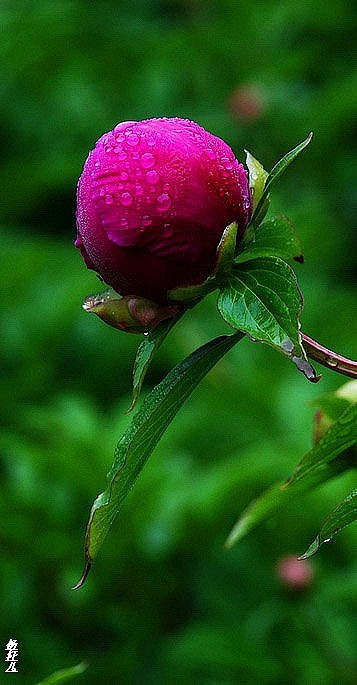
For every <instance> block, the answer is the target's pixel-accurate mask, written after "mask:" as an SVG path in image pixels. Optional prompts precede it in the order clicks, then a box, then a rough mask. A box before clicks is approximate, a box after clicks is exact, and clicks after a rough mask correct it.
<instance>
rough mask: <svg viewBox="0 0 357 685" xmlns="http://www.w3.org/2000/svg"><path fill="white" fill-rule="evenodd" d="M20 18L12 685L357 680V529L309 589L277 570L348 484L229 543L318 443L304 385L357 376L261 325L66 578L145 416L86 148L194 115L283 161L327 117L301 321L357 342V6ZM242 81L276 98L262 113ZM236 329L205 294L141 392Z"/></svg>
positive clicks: (21, 4) (6, 239) (13, 168)
mask: <svg viewBox="0 0 357 685" xmlns="http://www.w3.org/2000/svg"><path fill="white" fill-rule="evenodd" d="M0 19H1V24H2V27H3V33H2V39H1V48H0V49H1V52H2V56H3V64H4V68H3V70H2V78H1V92H2V97H1V105H2V113H1V120H0V127H1V140H2V144H3V153H2V159H1V167H0V185H1V189H2V199H1V210H0V211H1V223H2V229H1V250H0V258H1V274H2V275H1V278H2V284H3V294H2V317H1V319H2V320H1V329H2V333H1V340H2V342H1V349H2V366H3V370H2V383H1V400H2V401H1V422H2V425H3V428H2V431H1V437H0V441H1V457H0V459H1V461H0V470H1V483H2V496H1V501H0V513H1V524H0V539H1V560H0V606H1V617H0V636H1V643H2V644H3V646H5V644H6V643H7V641H8V640H9V639H10V638H11V637H12V638H15V639H17V640H18V642H19V663H18V670H19V673H18V675H17V676H13V677H14V678H16V680H17V682H18V683H21V684H22V683H24V684H26V685H27V684H29V685H34V684H35V683H37V682H38V681H40V680H41V679H43V678H44V677H45V676H47V675H48V674H49V673H51V672H52V671H54V670H56V669H59V668H64V667H69V666H72V665H74V664H76V663H78V662H80V661H82V660H85V661H88V663H89V667H88V670H87V671H86V672H85V673H84V674H83V675H81V676H78V677H77V680H76V682H78V683H86V684H87V683H88V684H89V685H92V684H94V683H105V684H107V683H108V684H109V685H111V684H113V685H114V684H116V683H124V684H126V683H128V684H131V683H133V684H135V685H139V684H140V685H149V684H150V685H151V684H152V685H153V684H155V685H156V684H160V685H161V683H162V684H166V683H170V684H171V683H173V684H174V685H176V684H177V685H181V684H182V685H190V684H191V683H195V684H196V683H197V684H200V685H201V684H202V685H236V684H242V685H256V684H257V683H259V684H260V683H263V684H265V683H269V684H272V685H280V684H281V685H286V683H294V684H295V683H296V684H297V685H320V684H321V683H324V685H335V684H337V683H338V684H341V683H343V684H344V683H353V682H355V678H356V669H357V664H356V661H355V647H356V641H355V640H354V635H355V634H356V620H355V615H356V614H355V611H356V608H357V607H356V598H357V586H356V574H355V571H356V556H355V543H356V527H354V526H351V527H350V528H347V529H346V530H345V531H344V532H343V533H342V534H341V535H340V536H338V537H337V538H336V539H335V540H334V542H333V543H331V545H329V546H326V547H325V548H324V549H323V550H322V551H321V552H320V553H319V555H318V556H317V557H316V558H314V560H313V567H314V572H315V580H314V583H313V585H312V586H311V587H310V588H309V590H307V591H306V592H303V593H300V594H296V593H293V592H289V591H288V590H287V589H286V588H285V587H284V586H283V585H282V583H281V582H280V581H279V579H278V577H277V574H276V564H277V562H278V560H279V559H280V558H281V557H283V556H285V555H287V554H298V553H302V552H303V551H304V550H305V549H306V547H307V546H308V544H309V543H310V542H311V540H312V538H313V536H314V535H315V533H316V531H317V529H318V526H319V524H320V523H321V521H322V520H323V518H324V516H325V514H326V513H327V512H328V511H329V510H330V509H331V508H332V507H333V506H334V504H337V503H338V501H339V500H340V499H342V497H344V496H345V495H346V494H347V493H348V491H349V490H350V489H351V487H352V485H353V478H352V476H351V475H350V474H347V475H344V476H342V477H340V478H339V479H337V480H336V481H335V482H333V483H330V484H328V485H327V486H325V487H324V488H321V489H320V490H319V491H318V492H316V493H313V494H311V495H309V496H306V497H305V498H304V499H303V501H300V502H295V503H294V504H293V505H291V506H289V508H287V509H286V510H284V511H282V512H281V513H280V514H279V515H278V516H276V517H274V518H273V519H272V520H270V521H269V522H267V523H266V524H264V525H263V526H261V527H260V528H259V529H258V530H257V531H256V532H255V533H253V534H251V535H250V536H249V537H248V538H247V539H246V540H244V541H243V542H242V543H241V544H240V545H238V546H237V547H236V548H234V549H233V550H232V551H231V552H230V553H228V552H225V551H224V550H223V543H224V540H225V537H226V535H227V534H228V532H229V531H230V529H231V527H232V525H233V524H234V522H235V520H236V518H237V517H238V515H239V513H240V512H241V511H242V509H243V508H244V506H245V505H246V504H247V503H248V502H249V501H250V499H251V498H252V497H254V496H256V495H258V494H259V493H260V492H261V491H262V490H263V489H264V488H265V487H267V486H268V485H270V484H271V483H273V482H274V481H275V480H277V479H282V478H284V477H285V476H287V475H288V473H289V471H290V470H291V468H292V466H293V465H294V464H295V463H296V462H297V460H298V459H299V458H300V457H301V455H302V454H303V453H304V451H306V450H307V449H308V448H309V447H310V445H311V433H312V420H313V413H314V409H313V408H312V407H311V406H309V401H310V400H312V399H313V398H315V397H317V396H319V395H320V394H322V393H324V392H326V391H330V390H334V389H335V388H337V387H338V386H339V385H341V383H342V382H343V379H342V378H341V377H338V376H336V375H334V374H333V373H332V372H329V371H327V370H326V371H325V372H324V374H323V378H322V380H321V381H320V383H319V385H318V386H313V385H311V384H309V383H308V382H307V381H306V380H305V379H304V378H303V376H302V375H301V374H299V373H297V372H296V370H295V369H294V367H293V365H290V364H289V363H288V362H287V361H286V360H285V359H284V358H283V357H280V356H279V355H277V354H276V353H274V352H273V351H271V350H270V349H269V348H267V347H263V346H259V345H254V344H252V343H251V342H249V341H248V340H246V341H243V342H242V343H240V344H239V345H238V346H237V348H236V349H234V350H232V351H231V352H230V353H229V354H228V355H227V357H226V358H225V359H224V360H223V361H221V362H220V363H219V365H218V366H217V367H216V368H215V369H214V370H213V371H212V372H211V373H210V374H209V376H208V377H207V378H206V379H205V380H204V381H203V382H202V384H201V386H200V387H199V388H198V389H197V391H195V393H194V395H193V396H192V398H191V399H190V400H189V402H188V403H187V405H186V406H185V407H184V408H183V409H182V410H181V412H180V414H179V416H178V417H177V419H176V421H175V422H174V424H173V425H172V426H171V427H170V429H169V430H168V431H167V433H166V434H165V436H164V438H163V439H162V441H161V443H160V444H159V446H158V448H157V449H156V450H155V453H154V454H153V456H152V458H151V460H150V462H149V464H148V465H147V467H146V469H145V471H144V473H143V474H142V477H141V478H140V480H139V482H138V483H137V486H136V488H135V489H134V491H133V492H132V494H131V496H130V498H129V499H128V501H127V503H126V505H125V507H124V509H123V513H122V516H121V517H120V519H118V521H117V522H116V524H115V525H114V527H113V530H112V533H111V535H110V537H109V538H108V540H107V543H106V545H105V546H104V548H103V551H102V553H101V555H100V557H99V558H98V560H97V562H96V564H95V566H94V568H93V571H92V572H91V575H90V576H89V578H88V581H87V583H86V585H85V586H84V587H83V588H82V589H81V590H79V591H77V592H73V591H72V590H71V586H72V585H73V584H74V583H75V582H76V581H77V580H78V578H79V576H80V574H81V570H82V560H83V559H82V545H83V537H84V532H85V526H86V522H87V518H88V513H89V508H90V505H91V502H92V500H93V499H94V497H95V496H96V495H97V494H98V493H99V492H100V491H101V490H102V489H103V488H104V484H105V474H106V472H107V470H108V467H109V465H110V463H111V459H112V453H113V448H114V446H115V443H116V440H117V439H118V437H119V436H120V434H121V431H122V430H123V428H124V427H125V426H126V425H127V423H128V420H129V419H128V418H127V417H126V416H125V410H126V408H127V407H128V405H129V404H130V381H131V367H132V361H133V356H134V352H135V348H136V345H137V343H138V340H139V339H138V337H137V336H130V335H126V334H123V333H118V332H117V331H115V330H113V329H110V328H109V327H106V326H105V325H104V324H102V323H101V322H100V321H99V320H98V319H96V318H95V317H91V316H88V315H87V314H86V313H85V312H83V310H82V309H81V302H82V300H83V299H84V297H85V296H86V295H87V294H89V293H90V292H93V291H96V290H97V289H98V281H97V279H96V276H95V274H94V273H93V272H89V271H87V270H86V269H85V268H84V266H83V264H82V262H81V259H80V255H79V254H78V252H77V251H76V250H75V249H74V248H73V245H72V243H73V239H74V235H75V220H74V210H75V186H76V182H77V178H78V176H79V174H80V171H81V167H82V164H83V162H84V159H85V157H86V154H87V151H88V150H89V149H90V148H91V147H92V146H93V143H94V141H95V140H96V139H97V138H98V137H99V136H100V135H101V134H102V133H103V132H104V131H106V130H109V129H110V128H112V127H113V126H114V125H115V124H116V123H117V122H119V121H124V120H128V119H141V118H147V117H151V116H164V115H166V116H183V117H190V118H192V119H194V120H196V121H198V122H199V123H200V124H201V125H203V126H205V127H206V128H208V129H209V130H211V131H212V132H213V133H215V134H216V135H219V136H221V137H223V138H224V139H225V140H226V141H227V142H228V143H229V144H230V145H231V146H232V147H233V149H234V150H235V152H236V153H237V155H238V157H239V158H240V159H244V153H243V149H244V148H247V149H249V150H250V151H251V152H252V154H254V156H255V157H257V158H258V159H259V160H261V161H262V163H263V164H264V165H265V167H266V168H267V169H270V168H271V167H272V165H273V164H274V162H275V161H277V159H279V158H280V157H281V156H282V155H283V154H284V153H285V152H286V151H287V150H289V149H291V148H292V147H294V146H295V145H296V144H297V143H298V142H300V141H301V140H302V139H303V138H305V137H306V135H307V133H308V132H309V131H310V130H313V131H314V132H315V136H314V139H313V142H312V144H311V145H310V147H309V148H308V150H306V151H305V152H304V153H303V155H302V156H301V157H300V158H299V160H298V161H297V162H296V163H295V164H294V166H293V167H291V168H290V169H289V171H288V173H287V175H286V176H285V177H284V180H283V182H282V183H281V185H280V187H279V189H278V190H277V191H276V193H275V194H274V199H273V207H272V211H273V212H274V211H275V212H276V213H288V215H289V216H290V217H291V218H292V220H293V222H294V224H295V226H296V229H297V231H298V233H299V235H300V237H301V239H302V243H303V248H304V254H305V264H304V265H296V271H297V273H298V277H299V281H300V284H301V287H302V290H303V292H304V295H305V309H304V314H303V330H304V331H305V332H307V333H309V334H310V335H311V336H312V337H315V338H317V339H318V340H320V341H321V342H322V343H324V344H326V345H327V346H331V347H335V348H336V349H338V350H339V351H340V352H341V353H343V354H345V355H346V356H351V357H353V356H355V355H356V335H355V334H356V320H357V316H356V313H357V312H356V299H355V289H354V282H353V270H354V266H355V254H356V241H355V234H354V227H355V220H356V215H355V209H354V208H355V207H356V187H357V179H356V175H355V162H356V147H355V140H354V139H353V126H352V124H353V121H355V115H356V86H357V79H356V72H355V71H354V64H355V59H356V49H355V45H356V41H357V31H356V17H355V14H354V9H353V5H352V3H349V2H347V0H346V1H345V2H344V1H343V0H335V1H331V0H330V1H328V0H306V1H302V2H295V1H293V0H282V1H281V2H275V0H264V1H262V2H257V3H255V4H252V3H248V2H240V1H239V0H236V1H234V0H227V1H220V0H207V1H206V2H201V1H200V0H172V1H169V0H161V1H160V0H152V2H148V1H144V0H130V1H129V0H118V1H117V2H113V1H110V0H104V1H103V2H98V3H88V2H86V1H85V0H62V1H59V0H36V2H35V1H33V0H28V1H24V0H15V1H14V0H12V1H11V2H10V1H6V0H2V2H1V4H0ZM247 89H248V91H247ZM247 92H248V94H249V93H252V92H253V95H254V97H255V98H257V99H258V107H257V108H256V111H255V113H254V112H253V113H252V112H251V115H250V117H249V116H248V115H247V114H246V108H244V105H242V98H243V100H244V94H245V95H246V96H247ZM227 331H228V328H227V327H226V326H225V325H224V323H223V322H221V321H220V320H219V319H218V315H217V314H216V310H215V302H214V297H209V298H208V299H207V300H206V301H205V302H203V303H201V304H200V305H199V306H198V307H197V308H196V309H195V310H194V311H192V312H190V313H189V314H188V315H187V316H186V317H185V318H184V319H183V321H182V323H181V324H180V326H179V327H178V328H177V330H175V331H173V332H172V334H171V336H170V338H169V340H168V341H167V342H166V343H165V345H164V347H163V348H162V352H161V353H160V358H158V359H157V360H156V361H155V364H154V366H153V369H152V370H151V371H150V374H149V376H148V379H147V381H146V389H148V388H150V386H152V385H154V384H155V383H156V382H157V381H158V380H160V379H161V378H162V376H163V375H164V374H165V373H166V372H167V371H168V369H169V368H171V367H172V365H173V364H175V363H176V362H177V361H179V360H180V359H181V358H182V357H183V356H184V355H186V354H188V353H189V352H190V351H191V350H192V349H194V348H195V347H197V345H199V344H201V343H203V342H204V341H206V340H207V339H209V338H210V337H212V336H213V335H216V334H218V333H222V332H227ZM1 670H3V671H5V661H4V662H3V668H2V667H1V665H0V672H1ZM10 677H11V676H10V675H8V674H6V675H5V674H4V675H3V676H2V677H1V678H2V679H1V678H0V681H1V682H4V683H5V682H8V680H7V678H10Z"/></svg>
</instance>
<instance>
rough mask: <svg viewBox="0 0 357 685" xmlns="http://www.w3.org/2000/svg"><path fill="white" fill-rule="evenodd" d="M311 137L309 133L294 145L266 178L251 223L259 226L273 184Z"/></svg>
mask: <svg viewBox="0 0 357 685" xmlns="http://www.w3.org/2000/svg"><path fill="white" fill-rule="evenodd" d="M311 138H312V133H310V134H309V135H308V137H307V138H306V140H303V141H302V143H300V144H299V145H297V146H296V147H294V149H293V150H290V152H288V153H287V154H286V155H284V157H283V158H282V159H281V160H280V161H279V162H277V164H275V166H274V167H273V169H272V170H271V172H270V174H269V176H268V178H267V180H266V183H265V186H264V192H263V194H262V196H261V198H260V200H259V202H258V205H257V207H256V209H255V212H254V214H253V218H252V222H251V223H252V224H253V225H254V226H259V224H260V222H261V221H262V219H263V218H264V216H265V213H266V204H265V203H266V200H267V198H268V196H269V193H270V190H271V188H272V186H273V185H274V184H275V183H276V182H277V180H278V179H279V178H280V176H281V175H282V174H283V173H284V171H285V169H287V167H288V166H289V165H290V164H291V162H293V161H294V159H296V157H297V156H298V155H299V154H300V152H302V150H304V148H305V147H306V146H307V145H308V144H309V143H310V141H311Z"/></svg>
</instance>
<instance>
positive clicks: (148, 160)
mask: <svg viewBox="0 0 357 685" xmlns="http://www.w3.org/2000/svg"><path fill="white" fill-rule="evenodd" d="M140 164H141V166H142V168H143V169H151V168H152V167H153V166H154V164H155V157H154V155H152V154H151V152H145V153H144V154H143V155H142V157H141V160H140Z"/></svg>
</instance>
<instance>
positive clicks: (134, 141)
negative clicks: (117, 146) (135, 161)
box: [126, 133, 140, 147]
mask: <svg viewBox="0 0 357 685" xmlns="http://www.w3.org/2000/svg"><path fill="white" fill-rule="evenodd" d="M139 140H140V138H139V136H137V135H136V133H129V134H128V135H127V137H126V142H127V143H128V145H130V147H135V146H136V145H138V144H139Z"/></svg>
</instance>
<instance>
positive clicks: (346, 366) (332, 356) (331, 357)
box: [301, 333, 357, 378]
mask: <svg viewBox="0 0 357 685" xmlns="http://www.w3.org/2000/svg"><path fill="white" fill-rule="evenodd" d="M301 338H302V341H303V344H304V349H305V352H306V354H307V356H308V357H311V359H314V360H315V361H316V362H319V364H322V365H323V366H327V368H328V369H332V370H333V371H337V373H342V374H343V375H344V376H349V377H350V378H357V362H355V361H353V359H347V358H346V357H342V356H341V355H340V354H337V353H336V352H332V350H328V349H327V347H324V346H323V345H320V343H318V342H316V340H313V339H312V338H309V336H308V335H305V333H301Z"/></svg>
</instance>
